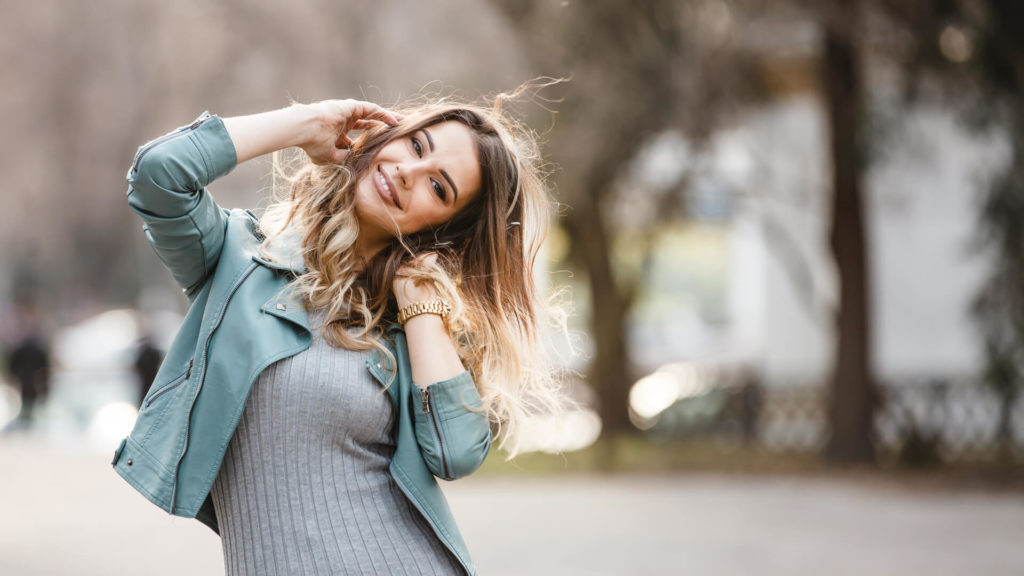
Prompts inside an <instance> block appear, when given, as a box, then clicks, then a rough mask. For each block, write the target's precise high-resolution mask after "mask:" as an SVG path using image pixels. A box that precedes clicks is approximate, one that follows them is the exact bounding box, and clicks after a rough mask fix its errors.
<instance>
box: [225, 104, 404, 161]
mask: <svg viewBox="0 0 1024 576" xmlns="http://www.w3.org/2000/svg"><path fill="white" fill-rule="evenodd" d="M400 119H401V117H400V116H398V115H397V114H395V113H393V112H391V111H389V110H385V109H384V108H381V107H380V106H378V105H376V104H373V103H371V102H361V101H359V100H325V101H323V102H317V103H315V104H297V105H295V106H289V107H288V108H281V109H280V110H274V111H271V112H263V113H261V114H252V115H249V116H235V117H232V118H224V127H225V128H226V129H227V131H228V135H229V136H230V137H231V143H232V144H233V145H234V147H235V155H236V158H237V161H238V163H239V164H241V163H242V162H245V161H246V160H249V159H251V158H256V157H258V156H262V155H264V154H269V153H271V152H275V151H277V150H283V149H285V148H289V147H291V146H298V147H299V148H302V149H303V150H304V151H305V152H306V154H308V155H309V157H310V159H311V160H312V161H313V162H314V163H316V164H330V163H332V162H333V163H339V162H342V161H343V160H344V159H345V156H347V155H348V147H349V146H350V145H351V144H352V141H351V140H349V138H348V133H349V131H351V130H365V129H367V128H372V127H374V126H377V125H379V124H381V123H384V124H387V125H389V126H394V125H395V124H398V121H399V120H400Z"/></svg>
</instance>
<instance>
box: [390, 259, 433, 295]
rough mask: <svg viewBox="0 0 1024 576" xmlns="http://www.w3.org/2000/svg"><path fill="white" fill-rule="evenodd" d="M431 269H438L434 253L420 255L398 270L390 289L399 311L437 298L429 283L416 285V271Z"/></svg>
mask: <svg viewBox="0 0 1024 576" xmlns="http://www.w3.org/2000/svg"><path fill="white" fill-rule="evenodd" d="M433 268H438V269H440V267H439V266H438V264H437V253H436V252H427V253H424V254H420V255H419V256H417V257H416V259H415V260H414V261H413V262H410V263H408V264H405V265H403V266H402V267H401V268H399V269H398V272H397V273H396V274H395V281H394V283H393V284H392V287H391V289H392V291H393V292H394V295H395V303H396V304H398V308H399V309H401V308H403V307H405V306H408V305H409V304H413V303H415V302H422V301H424V300H433V299H434V298H437V290H436V289H435V288H434V287H433V286H432V285H431V283H430V282H423V281H421V282H420V283H419V284H418V285H417V283H416V280H415V276H416V275H417V272H418V271H421V270H423V269H433Z"/></svg>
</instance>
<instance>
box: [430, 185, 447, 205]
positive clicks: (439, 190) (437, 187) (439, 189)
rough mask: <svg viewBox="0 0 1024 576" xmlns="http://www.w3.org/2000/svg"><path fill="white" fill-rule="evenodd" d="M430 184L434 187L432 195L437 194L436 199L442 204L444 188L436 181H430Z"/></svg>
mask: <svg viewBox="0 0 1024 576" xmlns="http://www.w3.org/2000/svg"><path fill="white" fill-rule="evenodd" d="M430 184H431V185H432V186H433V187H434V193H435V194H437V197H438V198H440V199H441V201H442V202H444V186H442V185H441V183H440V182H438V181H437V180H431V181H430Z"/></svg>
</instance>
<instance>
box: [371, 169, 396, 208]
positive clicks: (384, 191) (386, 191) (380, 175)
mask: <svg viewBox="0 0 1024 576" xmlns="http://www.w3.org/2000/svg"><path fill="white" fill-rule="evenodd" d="M373 183H374V184H375V185H376V186H377V193H378V194H380V196H381V198H383V199H384V201H385V202H387V203H388V204H393V205H394V206H395V207H396V208H398V209H399V210H401V209H402V206H401V205H400V204H399V203H398V195H397V194H395V186H394V185H393V184H392V183H391V179H390V178H388V176H387V174H385V173H384V170H383V169H382V168H381V166H380V164H378V165H377V173H376V174H374V175H373Z"/></svg>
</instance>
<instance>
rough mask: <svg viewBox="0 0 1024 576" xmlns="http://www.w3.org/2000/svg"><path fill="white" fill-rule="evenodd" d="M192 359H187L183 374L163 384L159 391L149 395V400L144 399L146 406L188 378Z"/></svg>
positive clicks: (190, 372) (190, 373)
mask: <svg viewBox="0 0 1024 576" xmlns="http://www.w3.org/2000/svg"><path fill="white" fill-rule="evenodd" d="M193 360H195V358H189V360H188V370H186V371H185V375H184V376H179V377H178V379H177V380H175V381H174V382H171V383H170V384H168V385H167V386H164V387H163V388H161V389H160V391H159V392H157V393H156V394H153V395H152V396H150V397H149V400H146V407H147V408H149V405H150V404H152V403H153V402H155V401H156V399H157V398H159V397H161V396H163V395H164V394H166V393H167V392H170V391H171V390H174V389H175V388H177V387H178V386H180V385H181V383H182V382H185V381H186V380H188V377H189V376H191V375H192V362H193Z"/></svg>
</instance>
